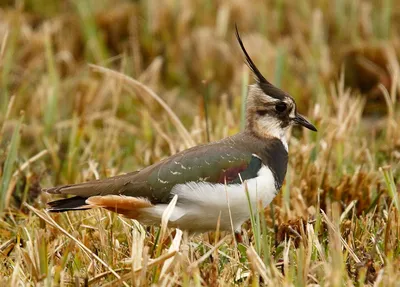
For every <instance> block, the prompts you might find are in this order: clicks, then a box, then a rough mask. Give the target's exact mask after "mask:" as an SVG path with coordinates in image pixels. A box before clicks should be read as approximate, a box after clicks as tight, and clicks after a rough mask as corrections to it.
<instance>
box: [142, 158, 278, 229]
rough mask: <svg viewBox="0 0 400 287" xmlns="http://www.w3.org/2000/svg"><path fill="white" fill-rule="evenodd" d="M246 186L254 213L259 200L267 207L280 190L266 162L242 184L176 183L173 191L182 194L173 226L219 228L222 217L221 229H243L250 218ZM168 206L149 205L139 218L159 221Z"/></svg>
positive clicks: (152, 221)
mask: <svg viewBox="0 0 400 287" xmlns="http://www.w3.org/2000/svg"><path fill="white" fill-rule="evenodd" d="M246 186H247V190H248V195H249V199H250V202H251V205H252V210H253V212H255V211H256V210H257V209H256V206H257V203H258V202H261V203H262V206H263V207H265V206H267V205H268V204H269V203H271V201H272V200H273V198H274V197H275V195H276V192H277V190H276V188H275V179H274V176H273V175H272V172H271V170H270V169H269V168H267V167H266V166H264V165H263V166H262V167H261V169H260V170H259V172H258V174H257V177H255V178H252V179H250V180H247V181H246V182H245V183H242V184H229V185H225V184H210V183H206V182H189V183H186V184H180V185H177V186H175V187H174V188H173V189H172V191H171V193H172V194H173V195H175V194H177V195H178V201H177V204H176V206H175V209H174V211H173V213H172V216H171V217H170V222H169V224H170V226H175V227H179V228H181V229H186V230H193V231H207V230H215V229H216V226H217V221H218V217H219V216H220V217H221V219H220V229H221V230H232V227H233V229H234V230H237V229H239V228H240V226H241V225H242V223H243V222H244V221H245V220H247V219H248V218H249V217H250V209H249V200H248V197H247V194H246ZM166 207H167V204H158V205H156V206H154V207H150V208H146V209H144V210H143V211H144V212H142V214H141V216H140V218H138V219H139V221H142V222H143V223H145V224H156V223H159V222H160V219H161V216H162V213H163V211H164V210H165V208H166ZM229 210H230V212H229ZM231 219H232V220H231Z"/></svg>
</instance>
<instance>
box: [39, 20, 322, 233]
mask: <svg viewBox="0 0 400 287" xmlns="http://www.w3.org/2000/svg"><path fill="white" fill-rule="evenodd" d="M236 37H237V40H238V42H239V45H240V47H241V49H242V51H243V53H244V56H245V58H246V62H247V64H248V66H249V68H250V69H251V71H252V72H253V75H254V78H255V80H256V82H255V84H253V85H251V86H250V87H249V91H248V96H247V100H246V126H245V129H244V131H242V132H240V133H238V134H236V135H233V136H230V137H227V138H224V139H222V140H220V141H216V142H212V143H208V144H204V145H198V146H195V147H192V148H190V149H187V150H184V151H182V152H179V153H177V154H175V155H173V156H170V157H168V158H166V159H164V160H162V161H160V162H158V163H155V164H153V165H151V166H148V167H146V168H144V169H142V170H139V171H135V172H131V173H127V174H124V175H119V176H116V177H111V178H106V179H103V180H96V181H90V182H85V183H80V184H70V185H64V186H58V187H53V188H48V189H45V191H46V192H48V193H53V194H70V195H74V197H71V198H67V199H61V200H56V201H53V202H50V203H49V206H50V208H49V211H52V212H63V211H69V210H84V209H89V208H95V207H102V208H105V209H107V210H111V211H114V212H117V213H119V214H122V215H124V216H126V217H128V218H133V219H137V220H138V221H139V222H141V223H143V224H149V225H156V224H159V223H160V222H161V217H162V214H163V212H164V210H165V209H166V207H167V206H168V204H169V202H170V201H171V200H172V198H173V197H174V196H175V195H177V202H176V206H175V208H174V210H173V212H172V214H171V217H170V221H169V226H172V227H178V228H180V229H184V230H189V231H193V232H202V231H208V230H215V228H216V226H217V222H218V220H220V221H219V224H220V229H221V230H232V229H234V230H238V229H239V228H240V226H241V224H242V223H243V222H244V221H246V220H247V219H248V218H249V217H250V213H249V210H250V208H249V200H248V198H249V199H250V203H251V204H252V205H254V206H255V205H256V204H257V203H258V202H260V201H261V202H262V204H263V206H266V205H268V204H269V203H270V202H271V201H272V199H273V198H274V197H275V195H276V194H277V192H278V191H279V190H280V188H281V186H282V184H283V180H284V178H285V174H286V168H287V164H288V144H287V140H286V132H287V130H288V128H289V127H290V126H291V125H293V124H299V125H302V126H304V127H306V128H308V129H310V130H312V131H316V130H317V129H316V128H315V127H314V126H313V125H312V124H311V123H310V122H309V121H307V120H306V119H305V118H304V117H303V116H302V115H300V114H299V113H298V112H297V109H296V103H295V101H294V100H293V98H292V97H291V96H290V95H289V94H287V93H286V92H284V91H282V90H280V89H278V88H277V87H275V86H274V85H272V84H271V83H270V82H269V81H267V80H266V79H265V78H264V76H263V75H262V74H261V73H260V71H259V70H258V68H257V67H256V65H255V64H254V63H253V61H252V60H251V58H250V56H249V55H248V53H247V51H246V50H245V48H244V45H243V43H242V40H241V39H240V35H239V32H238V30H237V28H236ZM247 196H248V197H247ZM252 210H255V209H254V208H253V209H252Z"/></svg>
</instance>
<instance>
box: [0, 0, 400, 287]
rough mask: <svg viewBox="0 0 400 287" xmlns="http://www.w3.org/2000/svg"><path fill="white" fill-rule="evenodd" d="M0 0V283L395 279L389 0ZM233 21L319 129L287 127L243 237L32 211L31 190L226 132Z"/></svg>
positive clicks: (394, 38)
mask: <svg viewBox="0 0 400 287" xmlns="http://www.w3.org/2000/svg"><path fill="white" fill-rule="evenodd" d="M8 2H9V4H3V5H2V6H0V79H1V81H0V85H1V86H0V95H1V97H0V109H1V113H0V127H1V131H0V167H1V168H0V184H1V186H0V203H1V204H0V206H1V207H0V208H1V210H2V216H1V219H0V231H1V232H0V258H1V261H2V265H1V267H0V284H1V285H9V286H18V284H19V285H38V286H45V285H46V286H47V285H56V286H58V285H64V286H65V285H67V286H69V285H79V284H80V285H82V284H84V285H101V286H120V285H134V286H139V285H140V286H141V285H144V286H146V285H151V284H153V283H154V284H155V285H157V286H158V285H159V286H172V285H182V286H200V285H202V286H217V285H221V286H224V285H238V286H246V285H250V284H252V285H253V286H258V285H265V284H268V285H270V286H275V285H283V286H293V285H295V286H305V285H315V284H318V285H325V286H343V285H346V286H347V285H349V286H354V285H355V286H362V285H371V286H372V285H374V286H396V285H397V284H398V282H400V275H399V274H400V269H399V266H400V265H399V264H400V256H399V254H400V246H399V236H400V218H399V215H400V214H399V208H400V207H399V199H398V190H399V183H398V179H399V175H400V169H399V162H400V128H399V123H400V112H399V104H398V101H399V87H400V81H399V79H400V73H399V72H400V65H399V54H398V51H399V48H400V44H399V36H400V34H399V31H398V27H399V23H400V21H399V20H400V18H399V9H400V6H399V3H398V2H397V1H390V0H385V1H358V0H357V1H355V0H354V1H343V0H337V1H335V2H333V1H327V0H319V1H289V0H282V1H252V2H251V4H250V3H248V2H247V1H217V2H213V1H195V0H190V1H155V0H153V1H137V2H128V1H122V0H121V1H109V0H103V1H92V0H84V1H78V0H71V1H62V0H57V1H49V2H48V1H39V0H36V1H34V0H26V1H8ZM95 3H96V5H95ZM234 23H237V24H238V26H239V28H240V31H241V34H242V35H243V41H244V43H245V45H246V47H247V48H248V51H249V53H250V55H252V57H253V58H254V61H255V62H256V63H257V64H258V65H259V66H260V69H261V70H262V72H263V73H264V74H265V75H266V77H267V78H268V79H271V81H272V82H274V83H275V84H277V85H279V86H280V87H282V88H283V89H284V90H286V91H288V92H289V93H290V94H291V95H293V97H294V98H295V99H296V101H297V102H298V104H299V109H300V110H301V111H302V112H303V113H305V114H307V115H308V117H309V118H310V119H311V121H312V122H313V123H315V124H316V126H317V127H318V133H316V134H311V133H309V132H307V131H303V130H300V129H297V128H296V129H294V130H293V131H292V136H291V138H290V165H289V170H288V174H287V177H286V181H285V185H284V187H283V188H282V191H281V193H280V194H279V196H278V197H277V198H276V199H275V200H274V202H273V204H272V205H271V207H270V208H268V209H267V210H265V212H261V213H259V214H258V215H257V216H256V217H255V218H253V223H256V224H255V225H253V226H251V224H250V222H248V223H246V224H245V225H244V226H243V243H240V244H239V245H236V242H235V241H234V239H233V238H232V236H231V235H230V234H219V233H218V232H216V233H210V234H202V235H195V236H191V235H188V234H186V233H183V234H182V233H181V232H180V231H178V230H170V229H165V226H164V227H163V228H161V229H160V228H156V227H143V226H140V225H139V224H138V223H137V222H134V221H130V220H126V219H124V218H122V217H119V216H117V215H115V214H113V213H110V212H107V211H104V210H92V211H85V212H75V213H73V212H71V213H65V214H51V215H49V214H47V213H46V212H45V211H44V208H45V203H46V202H47V201H49V200H50V199H51V198H50V196H49V195H47V194H43V193H41V192H40V188H41V186H50V185H56V184H62V183H67V182H68V183H70V182H80V181H86V180H89V179H93V178H103V177H106V176H112V175H116V174H119V173H122V172H127V171H132V170H136V169H139V168H142V167H144V166H147V165H149V164H152V163H154V162H156V161H159V160H160V159H162V158H164V157H166V156H169V155H170V154H174V153H175V152H177V151H179V150H182V149H184V148H186V147H188V146H191V145H193V144H198V143H203V142H206V141H208V140H216V139H220V138H222V137H225V136H227V135H230V134H233V133H235V132H237V131H239V129H240V126H241V118H242V117H241V110H242V102H243V96H244V92H245V90H246V89H245V88H246V84H247V83H248V81H249V73H248V71H247V68H246V67H245V66H244V64H243V59H242V56H241V54H240V51H239V49H238V47H237V44H236V43H235V39H234V33H233V27H234ZM89 64H95V65H98V66H102V67H107V68H109V69H112V70H114V71H117V72H119V73H120V74H118V75H116V74H115V73H110V72H107V71H106V70H104V69H103V70H100V71H101V72H100V73H99V69H98V68H95V69H93V67H91V66H89ZM121 75H122V76H121ZM124 77H125V78H124ZM131 79H135V80H137V81H138V82H139V83H141V84H142V86H139V84H138V83H137V82H132V80H131ZM149 89H151V90H152V91H154V94H152V93H151V92H150V91H149ZM264 216H265V217H264ZM264 218H265V220H264ZM264 222H266V224H264Z"/></svg>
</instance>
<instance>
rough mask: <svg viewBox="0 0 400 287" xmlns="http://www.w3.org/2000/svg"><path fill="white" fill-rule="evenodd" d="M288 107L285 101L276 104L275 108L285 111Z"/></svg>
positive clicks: (278, 110) (279, 111) (281, 111)
mask: <svg viewBox="0 0 400 287" xmlns="http://www.w3.org/2000/svg"><path fill="white" fill-rule="evenodd" d="M286 109H287V105H286V104H285V103H277V104H276V105H275V110H276V111H277V112H278V113H283V112H284V111H286Z"/></svg>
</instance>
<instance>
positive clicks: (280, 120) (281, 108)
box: [236, 27, 317, 138]
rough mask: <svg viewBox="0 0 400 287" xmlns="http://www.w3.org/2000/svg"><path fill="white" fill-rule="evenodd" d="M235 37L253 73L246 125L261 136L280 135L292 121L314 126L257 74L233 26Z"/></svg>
mask: <svg viewBox="0 0 400 287" xmlns="http://www.w3.org/2000/svg"><path fill="white" fill-rule="evenodd" d="M236 38H237V40H238V42H239V45H240V47H241V49H242V51H243V53H244V55H245V57H246V62H247V65H248V66H249V68H250V69H251V71H252V72H253V75H254V78H255V80H256V83H255V84H253V85H251V86H250V88H249V92H248V95H247V101H246V121H247V123H246V124H247V128H248V129H250V130H251V131H252V132H254V133H255V134H256V135H258V136H260V137H271V136H273V137H277V138H282V137H284V134H285V132H286V130H287V129H288V128H289V127H290V126H291V125H293V124H299V125H302V126H304V127H306V128H308V129H310V130H312V131H317V129H316V128H315V127H314V126H313V125H312V124H311V123H310V122H309V121H308V120H306V119H305V117H303V116H302V115H300V114H299V113H298V112H297V109H296V103H295V101H294V99H293V98H292V97H291V96H290V95H289V94H288V93H286V92H284V91H282V90H280V89H279V88H277V87H275V86H274V85H272V84H271V83H270V82H269V81H267V79H265V78H264V76H263V75H262V74H261V73H260V71H259V70H258V68H257V67H256V65H255V64H254V62H253V61H252V60H251V58H250V56H249V54H248V53H247V51H246V49H245V48H244V45H243V42H242V40H241V39H240V35H239V31H238V29H237V27H236Z"/></svg>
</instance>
